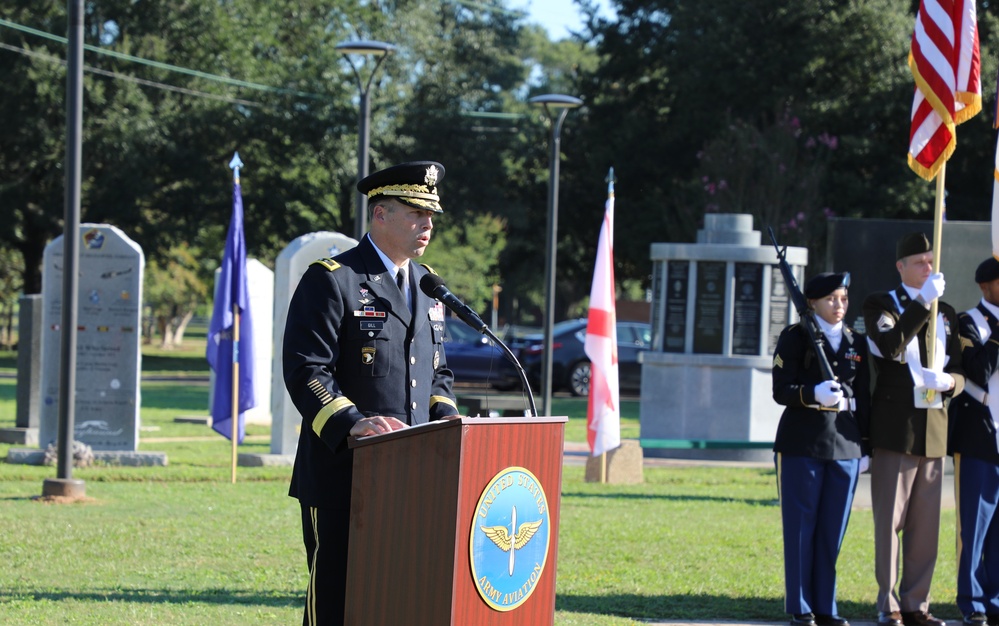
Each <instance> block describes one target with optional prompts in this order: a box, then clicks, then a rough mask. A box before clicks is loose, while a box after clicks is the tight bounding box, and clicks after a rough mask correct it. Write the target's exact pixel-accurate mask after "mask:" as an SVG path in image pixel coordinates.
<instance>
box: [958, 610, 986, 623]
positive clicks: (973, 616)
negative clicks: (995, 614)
mask: <svg viewBox="0 0 999 626" xmlns="http://www.w3.org/2000/svg"><path fill="white" fill-rule="evenodd" d="M963 623H964V624H967V625H968V626H986V624H987V623H988V618H987V617H985V613H979V612H978V611H975V612H973V613H969V614H967V615H965V616H964V621H963Z"/></svg>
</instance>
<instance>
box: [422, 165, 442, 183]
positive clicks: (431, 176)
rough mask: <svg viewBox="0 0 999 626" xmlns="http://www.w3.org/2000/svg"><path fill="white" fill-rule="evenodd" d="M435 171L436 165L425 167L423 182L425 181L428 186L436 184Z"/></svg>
mask: <svg viewBox="0 0 999 626" xmlns="http://www.w3.org/2000/svg"><path fill="white" fill-rule="evenodd" d="M437 171H438V170H437V166H436V165H431V166H430V167H428V168H427V174H426V176H424V177H423V182H425V183H427V186H428V187H431V188H433V187H436V186H437Z"/></svg>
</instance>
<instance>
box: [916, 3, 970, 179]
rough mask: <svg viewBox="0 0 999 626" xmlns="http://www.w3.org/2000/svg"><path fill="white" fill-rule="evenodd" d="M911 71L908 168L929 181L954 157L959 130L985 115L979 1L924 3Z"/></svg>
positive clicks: (918, 20) (918, 23) (919, 19)
mask: <svg viewBox="0 0 999 626" xmlns="http://www.w3.org/2000/svg"><path fill="white" fill-rule="evenodd" d="M909 68H910V69H911V70H912V76H913V78H914V79H915V81H916V89H915V96H914V97H913V100H912V118H911V120H912V124H911V127H910V130H909V167H911V168H912V169H913V170H914V171H915V172H916V173H917V174H919V175H920V176H922V177H923V178H925V179H927V180H930V179H933V178H934V177H936V175H937V172H938V171H939V170H940V167H941V166H942V165H943V164H944V163H945V162H946V161H947V159H949V158H950V155H951V154H953V153H954V148H955V146H956V145H957V131H956V128H955V127H956V126H957V124H960V123H961V122H964V121H966V120H968V119H970V118H971V117H973V116H974V115H975V114H976V113H978V112H979V111H980V110H981V109H982V84H981V76H980V57H979V51H978V21H977V16H976V11H975V1H974V0H922V1H921V2H920V4H919V12H918V13H917V14H916V27H915V29H914V30H913V32H912V47H911V50H910V52H909Z"/></svg>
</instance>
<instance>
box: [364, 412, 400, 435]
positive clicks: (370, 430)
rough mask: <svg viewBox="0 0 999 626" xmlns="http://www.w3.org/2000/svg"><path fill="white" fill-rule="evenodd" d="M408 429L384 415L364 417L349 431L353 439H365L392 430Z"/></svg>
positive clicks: (396, 420)
mask: <svg viewBox="0 0 999 626" xmlns="http://www.w3.org/2000/svg"><path fill="white" fill-rule="evenodd" d="M403 428H409V426H407V425H406V423H405V422H403V421H401V420H399V419H397V418H394V417H388V416H385V415H375V416H374V417H365V418H363V419H360V420H358V421H357V422H355V423H354V426H353V427H351V429H350V434H351V435H353V436H354V437H367V436H368V435H383V434H385V433H390V432H392V431H393V430H401V429H403Z"/></svg>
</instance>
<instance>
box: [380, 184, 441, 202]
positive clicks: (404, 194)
mask: <svg viewBox="0 0 999 626" xmlns="http://www.w3.org/2000/svg"><path fill="white" fill-rule="evenodd" d="M375 196H396V197H401V198H418V199H421V200H432V201H434V202H439V201H440V199H441V198H440V196H438V195H437V194H436V193H432V192H431V191H430V188H429V187H427V186H426V185H385V186H384V187H375V188H374V189H372V190H371V191H369V192H368V197H369V198H374V197H375Z"/></svg>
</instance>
